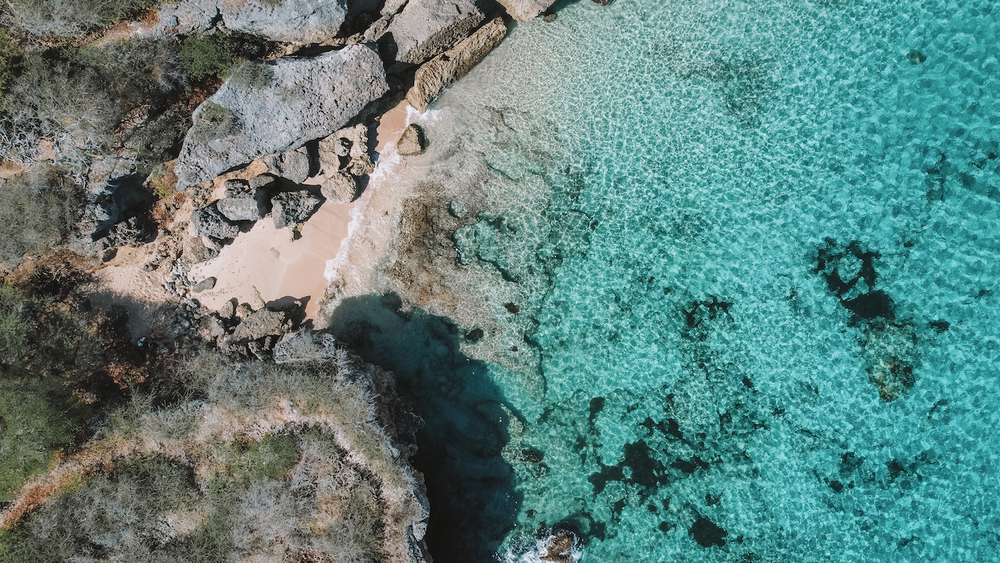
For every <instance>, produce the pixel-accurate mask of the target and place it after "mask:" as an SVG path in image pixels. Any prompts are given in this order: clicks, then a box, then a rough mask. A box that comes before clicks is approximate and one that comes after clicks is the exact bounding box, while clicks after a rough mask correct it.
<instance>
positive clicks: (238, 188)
mask: <svg viewBox="0 0 1000 563" xmlns="http://www.w3.org/2000/svg"><path fill="white" fill-rule="evenodd" d="M222 189H223V190H225V192H226V197H234V196H237V195H240V194H243V193H246V192H248V191H250V182H247V181H246V180H240V179H239V178H234V179H232V180H226V181H225V182H223V183H222Z"/></svg>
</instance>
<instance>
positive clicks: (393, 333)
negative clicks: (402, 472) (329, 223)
mask: <svg viewBox="0 0 1000 563" xmlns="http://www.w3.org/2000/svg"><path fill="white" fill-rule="evenodd" d="M401 306H402V303H401V301H400V298H399V297H398V296H397V295H395V294H387V295H381V296H380V295H369V296H364V297H358V298H350V299H346V300H344V302H343V303H342V304H341V305H340V306H339V307H338V308H337V309H336V310H335V311H334V312H333V315H332V317H331V319H330V323H329V327H330V330H331V331H332V332H333V333H334V336H336V338H337V339H338V340H339V341H340V342H341V343H343V344H345V345H346V346H348V347H349V348H351V349H352V350H354V351H355V352H356V353H358V354H359V355H360V356H361V357H362V358H363V359H364V360H365V361H367V362H370V363H373V364H376V365H379V366H381V367H383V368H385V369H388V370H391V371H392V372H393V373H395V375H396V379H397V381H398V387H399V391H400V394H401V395H408V396H409V397H410V398H411V400H412V401H413V408H414V411H415V412H416V413H417V414H418V415H419V416H420V417H421V418H423V419H424V422H425V424H424V428H423V429H422V430H421V431H420V432H419V433H418V435H417V445H418V447H419V450H418V452H417V455H416V457H415V458H414V460H413V463H414V466H415V467H416V468H417V469H418V470H420V471H421V472H422V473H423V474H424V477H425V478H426V483H427V494H428V498H429V499H430V505H431V515H430V522H429V526H428V531H427V544H428V546H429V548H430V552H431V554H432V555H433V557H434V560H435V561H436V562H438V563H448V562H451V561H455V562H459V561H460V562H463V563H477V562H488V561H494V560H495V559H494V553H495V551H496V549H497V548H498V547H499V545H500V542H501V541H502V540H503V538H504V536H505V535H506V533H507V532H508V531H509V530H510V529H511V528H512V527H513V526H514V523H515V518H516V515H517V510H518V507H519V505H520V502H521V495H520V493H517V492H516V491H515V490H514V473H513V470H512V469H511V467H510V465H509V464H508V463H507V462H506V461H504V459H503V458H502V457H501V455H500V454H501V450H502V449H503V447H504V445H505V444H506V443H507V442H508V441H509V436H508V434H507V418H508V416H507V414H506V412H505V410H504V408H503V406H502V405H503V404H504V399H503V397H502V396H501V394H500V391H499V390H498V389H497V387H496V386H495V385H494V384H493V383H492V382H491V381H490V380H489V378H488V376H487V369H486V365H485V364H484V363H483V362H479V361H476V360H471V359H469V358H467V357H466V356H465V355H463V354H462V353H461V350H460V347H459V332H458V329H457V327H456V326H455V325H454V323H452V322H451V321H450V320H449V319H447V318H444V317H438V316H434V315H430V314H428V313H426V312H424V311H422V310H420V309H415V310H412V311H402V310H401Z"/></svg>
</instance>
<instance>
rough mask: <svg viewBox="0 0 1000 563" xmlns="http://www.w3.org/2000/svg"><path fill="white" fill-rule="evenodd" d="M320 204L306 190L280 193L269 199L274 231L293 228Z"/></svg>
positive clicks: (316, 198) (317, 199) (309, 215)
mask: <svg viewBox="0 0 1000 563" xmlns="http://www.w3.org/2000/svg"><path fill="white" fill-rule="evenodd" d="M320 203H322V202H321V201H320V200H319V198H318V197H316V196H314V195H312V194H311V193H309V191H308V190H297V191H294V192H281V193H278V194H275V196H274V197H272V198H271V218H272V219H274V228H275V229H284V228H285V227H294V226H295V225H297V224H299V223H301V222H303V221H305V220H306V219H308V218H309V217H311V216H312V214H313V213H315V212H316V209H318V208H319V206H320Z"/></svg>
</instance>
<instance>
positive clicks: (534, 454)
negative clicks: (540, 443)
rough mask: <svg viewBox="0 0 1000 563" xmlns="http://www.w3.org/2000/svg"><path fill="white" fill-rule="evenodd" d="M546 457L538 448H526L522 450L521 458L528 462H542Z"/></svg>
mask: <svg viewBox="0 0 1000 563" xmlns="http://www.w3.org/2000/svg"><path fill="white" fill-rule="evenodd" d="M544 457H545V454H543V453H542V450H539V449H538V448H524V449H523V450H521V456H520V459H521V461H524V462H527V463H540V462H541V461H542V458H544Z"/></svg>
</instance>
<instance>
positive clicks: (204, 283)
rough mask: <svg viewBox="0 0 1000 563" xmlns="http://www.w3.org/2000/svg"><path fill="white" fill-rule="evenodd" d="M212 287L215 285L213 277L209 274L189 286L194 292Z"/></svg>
mask: <svg viewBox="0 0 1000 563" xmlns="http://www.w3.org/2000/svg"><path fill="white" fill-rule="evenodd" d="M214 287H215V278H213V277H211V276H209V277H207V278H205V279H203V280H201V281H200V282H198V283H197V284H196V285H195V286H194V287H192V288H191V291H193V292H195V293H201V292H202V291H208V290H210V289H212V288H214Z"/></svg>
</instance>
